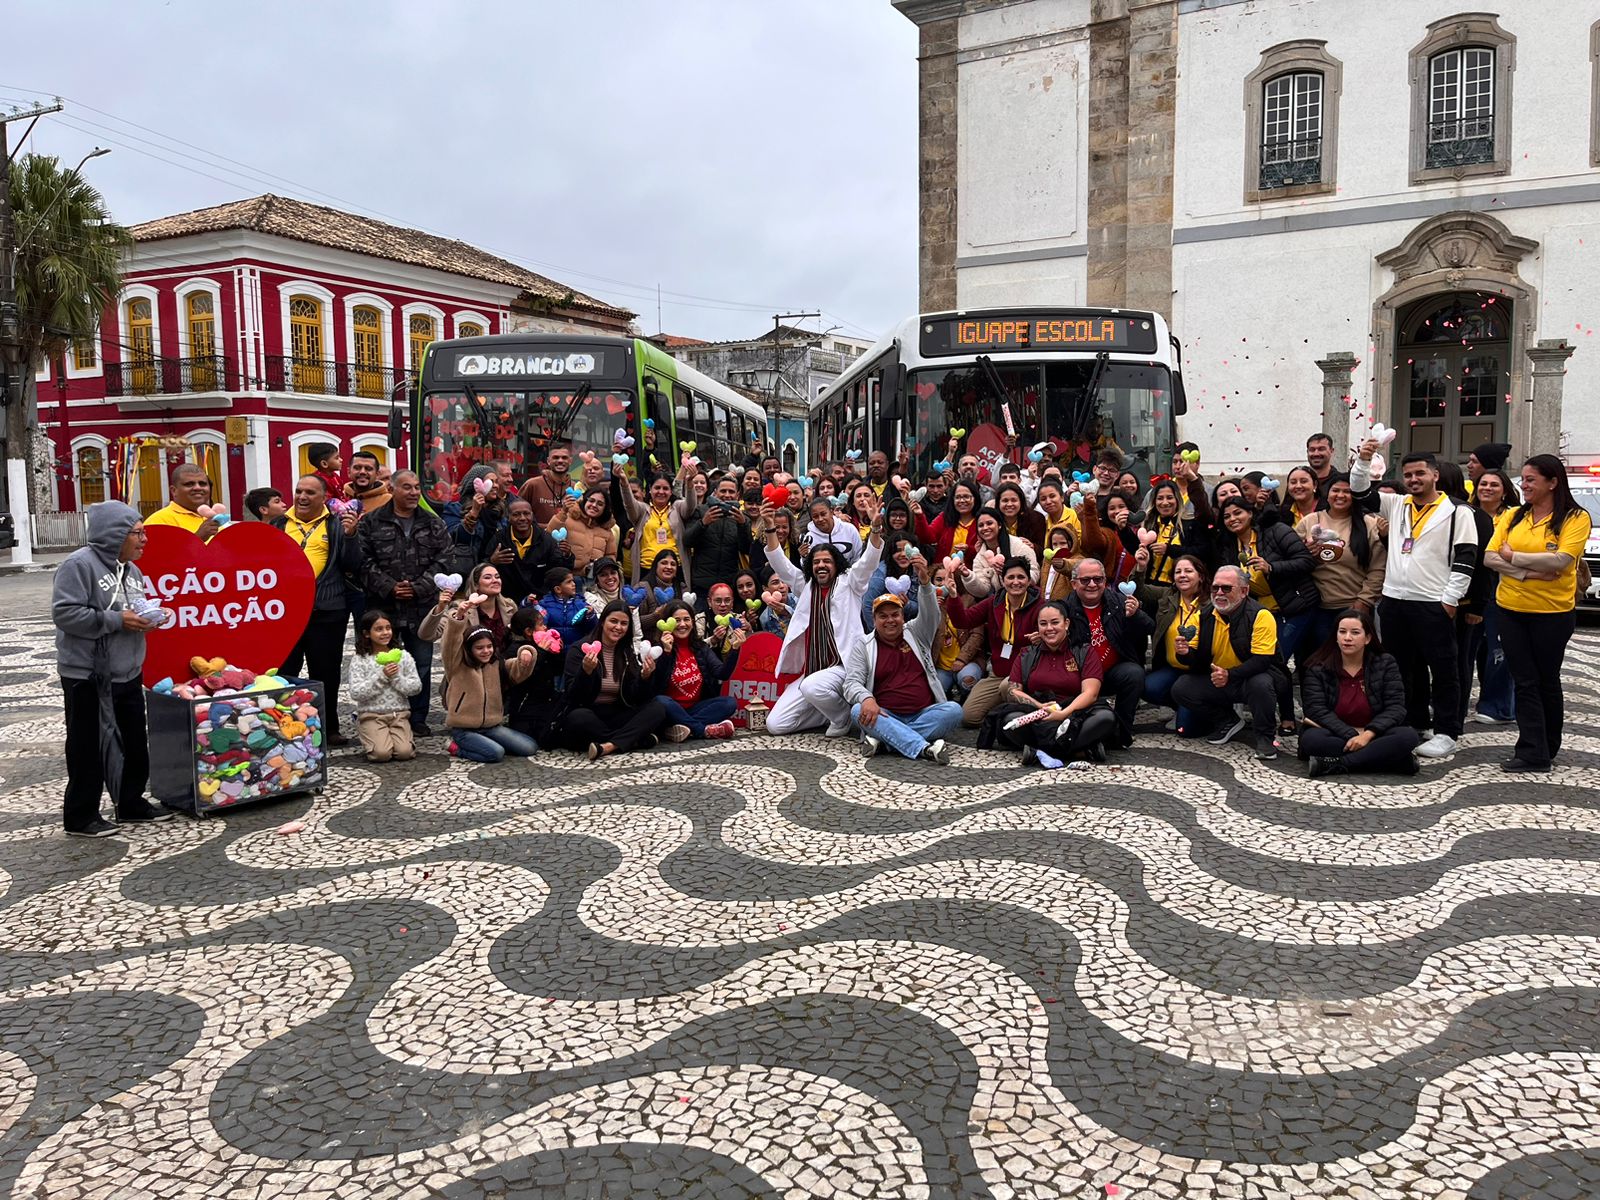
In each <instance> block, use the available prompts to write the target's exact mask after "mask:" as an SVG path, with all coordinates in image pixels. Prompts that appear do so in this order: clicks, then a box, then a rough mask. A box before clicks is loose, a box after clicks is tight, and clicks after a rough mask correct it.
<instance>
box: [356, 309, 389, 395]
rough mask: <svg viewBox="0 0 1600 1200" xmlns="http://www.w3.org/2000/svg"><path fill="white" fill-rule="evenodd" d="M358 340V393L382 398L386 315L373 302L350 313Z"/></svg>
mask: <svg viewBox="0 0 1600 1200" xmlns="http://www.w3.org/2000/svg"><path fill="white" fill-rule="evenodd" d="M351 323H352V326H353V330H354V341H355V359H356V361H355V368H356V395H358V396H365V397H366V398H367V399H369V400H382V399H383V392H384V388H383V317H382V315H381V314H380V313H379V312H378V310H377V309H375V308H373V307H371V306H370V305H365V304H363V305H361V306H359V307H357V308H356V309H355V311H354V312H352V313H351Z"/></svg>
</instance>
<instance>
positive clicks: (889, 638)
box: [842, 558, 961, 764]
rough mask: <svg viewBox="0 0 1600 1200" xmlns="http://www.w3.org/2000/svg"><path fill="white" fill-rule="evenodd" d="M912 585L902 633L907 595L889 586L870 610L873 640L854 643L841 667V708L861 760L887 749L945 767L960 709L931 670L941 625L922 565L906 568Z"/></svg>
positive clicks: (920, 561) (916, 561) (920, 562)
mask: <svg viewBox="0 0 1600 1200" xmlns="http://www.w3.org/2000/svg"><path fill="white" fill-rule="evenodd" d="M911 569H912V571H914V572H915V573H916V577H917V585H918V593H919V594H918V597H917V604H918V611H917V617H916V619H915V620H914V621H912V622H911V625H910V626H909V627H907V625H906V594H907V592H909V591H910V589H909V587H906V588H905V589H904V590H899V589H896V588H894V587H893V584H895V583H903V582H907V581H904V580H895V581H890V582H891V590H889V591H886V592H885V593H884V594H883V595H881V596H879V597H878V598H877V599H876V600H874V601H873V603H872V636H871V637H869V638H863V639H862V640H861V641H859V642H857V643H856V645H855V647H854V648H853V649H852V650H851V651H850V657H849V660H848V661H847V662H846V663H845V668H844V676H843V680H842V686H843V693H844V702H845V704H847V705H849V707H850V717H851V720H853V721H854V722H855V723H856V724H857V725H859V726H860V727H861V746H862V753H864V754H865V755H867V756H868V757H871V756H872V755H875V754H877V753H878V751H879V750H880V749H881V748H882V747H883V746H884V745H887V746H888V747H889V748H890V749H892V750H893V751H894V752H895V753H896V754H899V755H900V756H901V757H902V758H925V759H927V760H929V761H930V762H936V763H940V764H948V763H949V761H950V751H949V748H948V747H946V745H945V743H944V739H945V737H946V736H947V735H949V734H950V733H951V732H952V731H953V730H954V729H955V728H956V726H957V725H959V724H961V706H960V705H959V704H955V703H953V702H952V701H949V700H946V699H945V695H944V688H943V687H942V686H941V685H940V683H939V676H938V675H937V674H936V673H935V671H934V669H933V651H932V647H933V639H934V636H935V635H936V634H937V633H938V631H939V622H940V621H941V620H942V619H943V617H942V614H941V613H940V611H939V598H938V596H937V595H935V593H934V590H933V584H932V583H931V582H930V581H929V579H928V562H927V560H926V559H924V558H915V559H912V560H911Z"/></svg>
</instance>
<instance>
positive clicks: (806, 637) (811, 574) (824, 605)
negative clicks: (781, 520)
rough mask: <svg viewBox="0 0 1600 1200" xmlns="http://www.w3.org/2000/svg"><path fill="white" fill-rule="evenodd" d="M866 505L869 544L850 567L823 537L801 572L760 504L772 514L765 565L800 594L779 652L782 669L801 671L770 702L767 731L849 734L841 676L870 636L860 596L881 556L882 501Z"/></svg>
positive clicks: (788, 672) (791, 672)
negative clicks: (869, 512) (864, 625)
mask: <svg viewBox="0 0 1600 1200" xmlns="http://www.w3.org/2000/svg"><path fill="white" fill-rule="evenodd" d="M866 503H867V505H868V507H869V508H872V509H873V510H874V511H875V513H876V516H875V517H874V524H873V531H872V534H871V537H870V539H869V540H868V543H867V547H866V549H865V550H863V551H862V553H861V557H860V558H858V559H857V560H856V561H855V564H854V565H853V566H849V567H848V569H847V568H846V563H845V556H844V552H843V551H842V550H841V549H840V548H839V547H838V546H835V545H834V544H833V543H831V542H822V543H820V544H818V545H815V546H812V547H811V551H810V553H809V554H808V556H807V558H806V567H805V570H804V571H803V572H802V571H801V570H800V569H799V568H797V567H796V566H795V565H794V564H793V563H791V562H790V561H789V559H788V557H787V556H786V555H785V554H784V552H783V548H782V546H781V545H780V543H779V540H778V533H777V531H776V529H774V527H773V523H772V521H771V517H772V513H771V512H770V511H769V510H770V507H771V506H770V505H765V506H763V513H764V515H765V516H766V517H767V518H768V520H767V524H766V530H767V563H768V564H769V565H770V566H771V567H772V573H773V577H774V578H775V579H781V580H782V581H783V582H784V583H786V584H787V585H788V586H789V590H790V592H791V593H793V595H794V596H795V597H796V599H794V600H793V601H792V602H791V603H792V607H793V613H794V615H793V616H792V617H791V618H790V620H789V632H788V633H787V634H785V635H784V639H783V649H782V650H781V651H780V652H779V654H778V670H777V673H778V674H780V675H800V676H801V678H800V679H798V680H796V681H795V682H794V683H792V684H790V685H789V687H788V688H787V689H785V691H784V693H783V695H781V696H779V697H778V702H777V703H776V704H774V705H773V706H772V712H771V713H769V714H768V716H767V732H768V733H773V734H779V735H782V734H787V733H799V732H801V731H802V730H805V729H815V728H817V727H818V726H825V727H826V729H827V734H828V736H829V737H843V736H844V735H845V734H847V733H849V732H850V720H851V718H850V707H849V705H847V704H845V703H844V697H843V690H842V687H841V683H840V681H841V679H842V677H843V675H844V664H845V663H846V662H847V661H848V660H849V657H850V651H852V650H854V649H855V646H856V643H857V642H859V641H861V640H862V639H863V638H864V637H866V633H865V631H863V630H862V628H861V597H862V595H863V594H864V593H865V592H866V590H867V581H868V580H870V579H871V578H872V573H873V571H875V570H877V569H878V561H879V559H880V557H881V556H882V554H883V527H882V525H883V523H882V512H881V511H880V510H879V509H878V507H877V506H878V498H877V497H876V496H873V497H870V498H869V499H868V500H867V502H866Z"/></svg>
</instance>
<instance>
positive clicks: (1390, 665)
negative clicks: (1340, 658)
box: [1300, 653, 1406, 738]
mask: <svg viewBox="0 0 1600 1200" xmlns="http://www.w3.org/2000/svg"><path fill="white" fill-rule="evenodd" d="M1340 670H1342V668H1341V667H1340V666H1339V665H1338V663H1334V664H1332V665H1330V666H1319V667H1311V668H1309V669H1308V670H1307V671H1306V673H1305V678H1304V679H1303V680H1302V681H1301V683H1300V699H1301V701H1302V703H1303V704H1304V706H1305V713H1306V720H1308V721H1314V722H1316V724H1317V725H1319V726H1321V727H1322V728H1323V729H1326V730H1327V731H1328V732H1329V733H1331V734H1333V735H1334V737H1342V738H1353V737H1355V735H1356V734H1358V733H1360V732H1361V731H1360V730H1359V729H1356V728H1355V727H1354V726H1352V725H1350V724H1348V723H1347V722H1345V721H1343V720H1341V719H1340V718H1339V716H1338V714H1337V713H1335V712H1334V711H1333V709H1334V705H1336V704H1338V703H1339V672H1340ZM1366 685H1367V703H1368V704H1370V705H1372V720H1370V721H1368V722H1367V728H1368V729H1370V730H1372V732H1373V733H1376V734H1385V733H1388V732H1389V731H1390V730H1391V729H1394V728H1396V727H1397V726H1400V725H1404V724H1405V723H1406V689H1405V684H1403V683H1402V682H1401V681H1400V665H1399V664H1398V663H1396V662H1395V660H1394V658H1393V656H1392V655H1388V654H1381V653H1380V654H1368V655H1367V665H1366Z"/></svg>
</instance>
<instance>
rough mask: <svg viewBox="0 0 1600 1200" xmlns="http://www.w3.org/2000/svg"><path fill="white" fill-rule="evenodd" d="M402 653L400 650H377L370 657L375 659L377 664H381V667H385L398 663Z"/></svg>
mask: <svg viewBox="0 0 1600 1200" xmlns="http://www.w3.org/2000/svg"><path fill="white" fill-rule="evenodd" d="M403 653H404V651H402V650H379V651H378V652H377V653H376V654H374V655H373V656H372V657H373V658H375V659H377V660H378V662H379V663H381V664H382V665H383V666H386V667H387V666H388V665H389V664H390V663H397V662H399V661H400V656H401V655H402V654H403Z"/></svg>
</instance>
